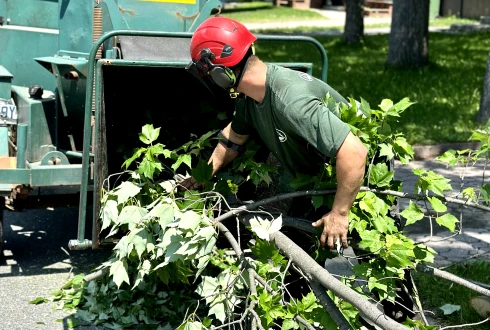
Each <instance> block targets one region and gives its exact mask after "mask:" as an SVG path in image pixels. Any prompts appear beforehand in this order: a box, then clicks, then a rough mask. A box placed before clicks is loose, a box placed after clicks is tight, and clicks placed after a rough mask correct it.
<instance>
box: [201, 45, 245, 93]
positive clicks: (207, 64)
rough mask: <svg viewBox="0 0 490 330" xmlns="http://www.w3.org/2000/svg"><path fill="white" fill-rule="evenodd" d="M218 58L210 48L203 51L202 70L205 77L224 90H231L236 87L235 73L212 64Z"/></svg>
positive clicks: (224, 67) (222, 66)
mask: <svg viewBox="0 0 490 330" xmlns="http://www.w3.org/2000/svg"><path fill="white" fill-rule="evenodd" d="M215 58H216V56H215V55H214V53H213V52H212V51H211V50H210V49H209V48H204V49H203V50H201V59H200V61H199V62H200V64H201V65H200V70H201V72H202V74H203V75H204V76H207V77H209V78H210V79H211V80H212V81H213V82H214V83H215V84H216V85H218V86H220V87H221V88H224V89H227V90H228V89H230V88H233V86H235V83H236V77H235V74H234V73H233V71H232V70H231V69H230V68H228V67H226V66H224V65H219V64H213V63H211V61H212V60H214V59H215Z"/></svg>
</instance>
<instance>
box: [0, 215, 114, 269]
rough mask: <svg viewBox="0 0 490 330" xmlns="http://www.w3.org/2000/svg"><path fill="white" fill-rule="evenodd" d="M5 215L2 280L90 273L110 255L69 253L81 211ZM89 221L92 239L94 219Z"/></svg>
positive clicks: (105, 252) (88, 232)
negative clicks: (69, 243)
mask: <svg viewBox="0 0 490 330" xmlns="http://www.w3.org/2000/svg"><path fill="white" fill-rule="evenodd" d="M4 212H5V213H4V244H3V251H2V254H1V257H0V278H2V277H6V276H32V275H43V274H55V273H68V272H70V270H71V271H72V272H73V273H82V272H83V273H89V272H91V271H92V270H93V268H95V267H97V266H98V265H99V264H100V263H101V262H103V261H105V260H107V258H108V257H109V255H110V250H92V249H88V250H82V251H71V250H69V248H68V241H69V240H70V239H75V238H76V237H77V230H78V229H77V227H78V208H68V207H65V208H55V209H35V210H25V211H22V212H11V211H4ZM89 214H90V213H89ZM88 222H90V223H87V227H86V231H85V232H86V235H85V237H87V238H89V239H90V238H91V237H90V236H91V227H92V226H91V220H89V221H88Z"/></svg>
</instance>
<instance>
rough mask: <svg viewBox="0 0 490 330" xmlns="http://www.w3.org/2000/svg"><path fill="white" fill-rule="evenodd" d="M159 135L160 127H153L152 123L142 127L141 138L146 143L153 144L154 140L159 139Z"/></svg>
mask: <svg viewBox="0 0 490 330" xmlns="http://www.w3.org/2000/svg"><path fill="white" fill-rule="evenodd" d="M159 135H160V127H159V128H156V129H155V128H153V125H152V124H146V125H145V126H143V128H142V130H141V133H140V134H139V138H140V140H141V142H143V143H144V144H151V143H152V142H153V141H155V140H156V139H158V136H159Z"/></svg>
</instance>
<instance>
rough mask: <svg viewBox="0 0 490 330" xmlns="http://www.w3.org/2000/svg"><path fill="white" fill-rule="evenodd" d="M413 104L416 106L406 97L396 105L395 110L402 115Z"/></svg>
mask: <svg viewBox="0 0 490 330" xmlns="http://www.w3.org/2000/svg"><path fill="white" fill-rule="evenodd" d="M412 104H415V102H410V99H409V98H408V97H405V98H403V99H402V100H401V101H400V102H398V103H397V104H395V109H396V110H397V112H398V113H402V112H403V111H405V110H406V109H407V108H408V107H410V106H411V105H412Z"/></svg>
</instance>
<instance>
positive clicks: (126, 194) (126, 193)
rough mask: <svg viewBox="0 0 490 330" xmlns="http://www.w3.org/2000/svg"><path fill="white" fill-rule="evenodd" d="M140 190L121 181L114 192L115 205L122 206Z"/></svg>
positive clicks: (131, 184)
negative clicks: (115, 197)
mask: <svg viewBox="0 0 490 330" xmlns="http://www.w3.org/2000/svg"><path fill="white" fill-rule="evenodd" d="M140 190H141V188H140V187H138V186H136V185H135V184H133V183H131V182H129V181H123V182H122V183H121V184H120V185H119V186H118V187H117V188H116V189H115V191H114V195H116V196H117V204H123V203H125V202H126V201H127V200H128V199H130V198H131V197H134V196H136V195H137V194H138V193H139V192H140Z"/></svg>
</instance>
